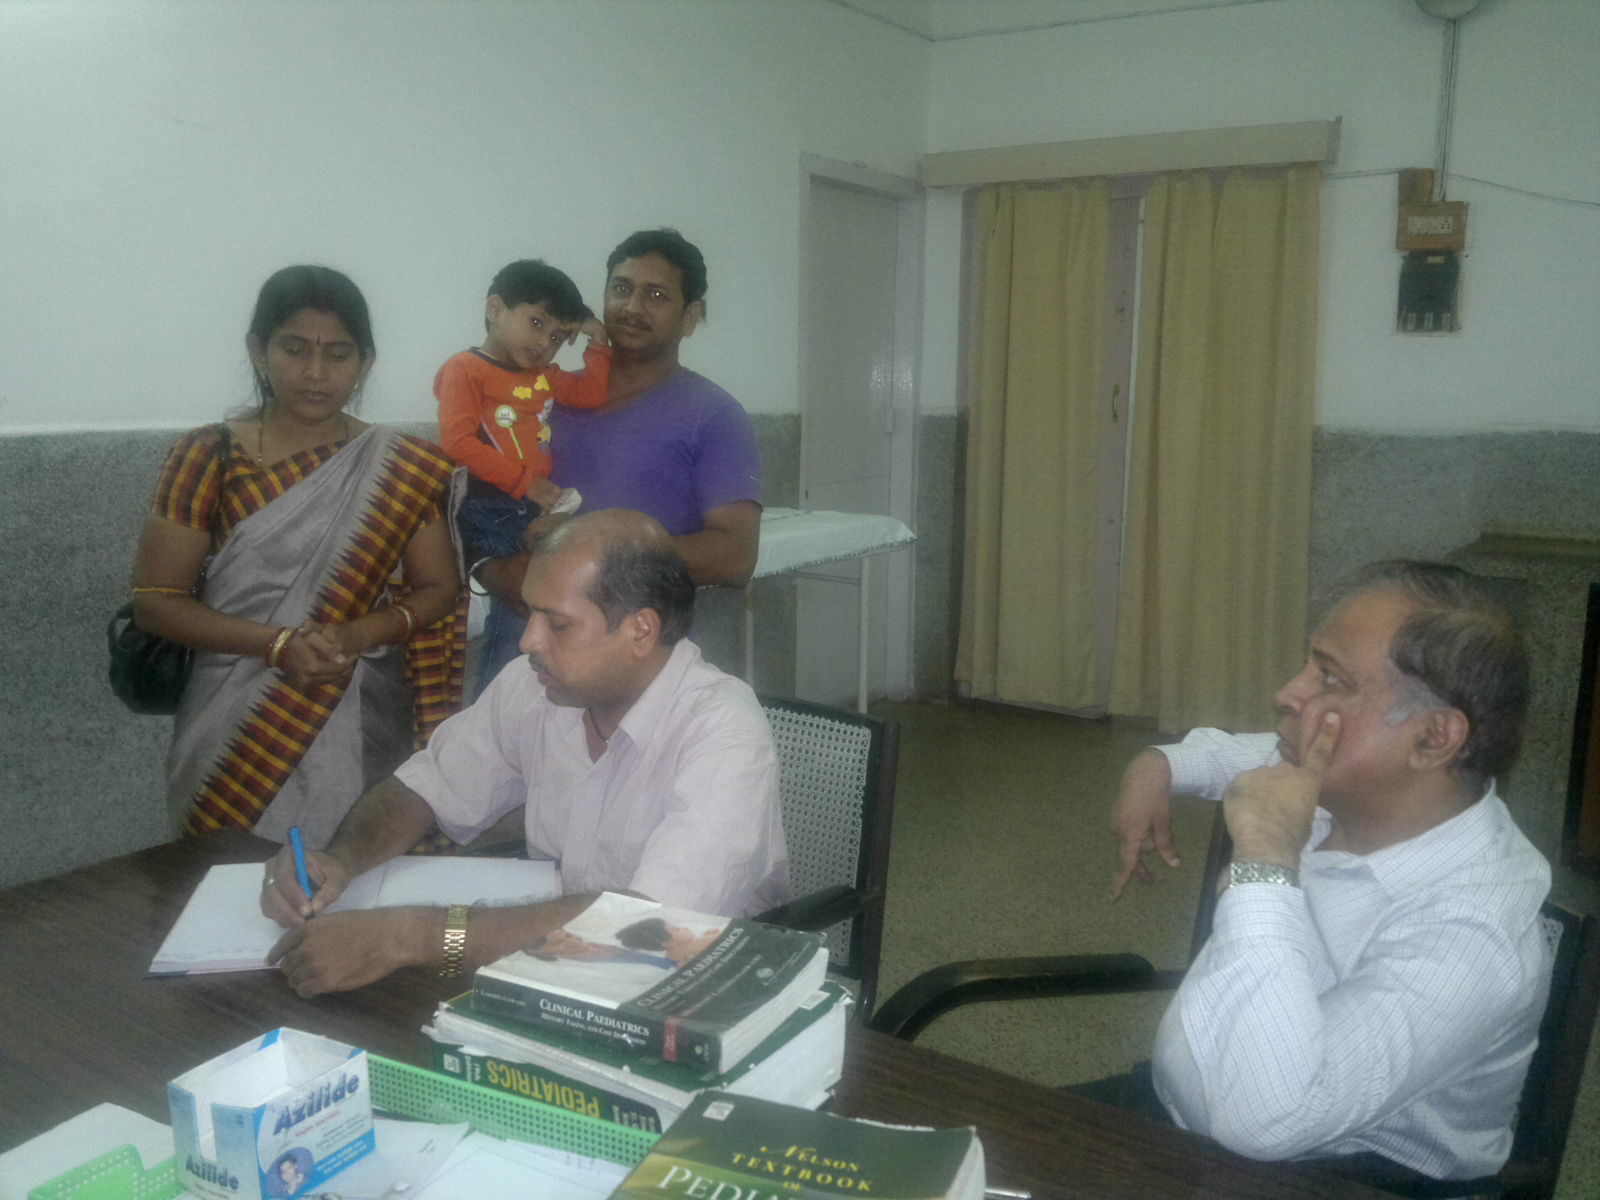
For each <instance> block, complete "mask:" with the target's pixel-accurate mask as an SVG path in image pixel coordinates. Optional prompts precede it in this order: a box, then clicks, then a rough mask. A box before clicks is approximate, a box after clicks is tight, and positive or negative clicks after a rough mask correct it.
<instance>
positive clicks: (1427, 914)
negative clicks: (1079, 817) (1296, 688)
mask: <svg viewBox="0 0 1600 1200" xmlns="http://www.w3.org/2000/svg"><path fill="white" fill-rule="evenodd" d="M1161 749H1162V751H1163V753H1165V754H1166V756H1167V758H1168V760H1169V761H1170V763H1171V765H1172V777H1173V791H1174V792H1181V793H1193V794H1196V795H1202V796H1205V797H1207V798H1209V799H1212V800H1220V799H1221V797H1222V793H1223V792H1224V791H1225V790H1226V788H1227V785H1228V783H1229V782H1231V781H1232V779H1233V777H1234V776H1235V775H1237V774H1239V773H1240V772H1241V771H1244V770H1248V769H1250V768H1253V767H1260V766H1266V765H1269V764H1271V763H1274V762H1277V761H1278V754H1277V751H1276V738H1275V736H1274V735H1272V734H1252V735H1246V736H1234V735H1230V734H1226V733H1222V732H1221V731H1219V730H1196V731H1194V732H1193V733H1191V734H1190V735H1189V736H1188V737H1187V738H1185V739H1184V741H1183V743H1182V745H1180V746H1169V747H1162V748H1161ZM1330 828H1331V818H1330V816H1329V814H1328V813H1327V812H1326V811H1324V810H1323V809H1321V808H1319V809H1317V812H1316V817H1315V820H1314V823H1313V825H1312V831H1311V838H1310V840H1309V841H1308V842H1307V843H1306V849H1305V850H1303V851H1302V852H1301V855H1300V882H1301V886H1300V887H1299V888H1292V887H1285V886H1283V885H1281V884H1271V883H1254V884H1241V885H1240V886H1237V887H1232V888H1229V889H1228V890H1227V891H1226V892H1225V893H1223V895H1222V897H1221V898H1220V899H1219V901H1218V903H1217V911H1216V920H1215V925H1214V928H1213V932H1212V935H1211V939H1210V940H1209V941H1208V942H1207V943H1206V945H1205V947H1204V948H1203V949H1202V950H1201V952H1200V955H1199V957H1198V958H1197V959H1196V960H1195V962H1194V965H1193V966H1192V967H1191V968H1190V970H1189V973H1188V975H1187V976H1185V978H1184V981H1183V984H1182V986H1181V987H1180V988H1179V989H1178V992H1177V995H1176V996H1174V998H1173V1001H1172V1004H1171V1006H1170V1007H1169V1008H1168V1009H1167V1012H1166V1015H1165V1016H1164V1017H1163V1018H1162V1021H1161V1028H1160V1031H1159V1032H1158V1034H1157V1035H1156V1046H1155V1056H1154V1057H1155V1080H1156V1091H1157V1093H1158V1094H1159V1095H1160V1097H1161V1099H1162V1102H1163V1103H1164V1104H1165V1105H1166V1106H1167V1108H1168V1110H1169V1111H1170V1112H1171V1113H1172V1115H1173V1117H1174V1118H1175V1119H1176V1120H1177V1122H1178V1123H1179V1124H1180V1125H1182V1126H1183V1127H1184V1128H1186V1129H1192V1130H1194V1131H1196V1132H1198V1133H1202V1134H1205V1135H1207V1136H1209V1137H1212V1138H1214V1139H1216V1140H1217V1141H1218V1142H1221V1143H1222V1144H1223V1145H1225V1146H1227V1147H1229V1148H1230V1149H1232V1150H1235V1151H1237V1152H1239V1153H1241V1154H1244V1155H1247V1156H1249V1157H1251V1158H1263V1159H1282V1158H1298V1157H1306V1156H1313V1155H1330V1154H1355V1153H1360V1152H1363V1151H1376V1152H1377V1153H1379V1154H1382V1155H1384V1156H1386V1157H1388V1158H1391V1159H1393V1160H1395V1161H1396V1162H1400V1163H1403V1164H1405V1165H1406V1166H1409V1167H1412V1168H1415V1169H1416V1170H1418V1171H1421V1172H1423V1173H1424V1174H1427V1175H1430V1176H1434V1177H1436V1178H1442V1179H1463V1178H1471V1177H1473V1176H1477V1175H1486V1174H1490V1173H1492V1172H1494V1171H1496V1170H1498V1169H1499V1168H1500V1166H1501V1164H1502V1163H1504V1161H1505V1159H1506V1156H1507V1154H1508V1153H1509V1152H1510V1149H1511V1132H1510V1131H1511V1121H1512V1117H1513V1113H1514V1110H1515V1107H1516V1103H1517V1097H1518V1095H1519V1093H1520V1092H1521V1090H1522V1081H1523V1078H1524V1076H1525V1075H1526V1073H1527V1068H1528V1060H1529V1058H1530V1057H1531V1056H1532V1054H1533V1049H1534V1045H1535V1043H1536V1041H1537V1035H1538V1025H1539V1018H1540V1016H1541V1015H1542V1014H1543V1012H1544V1003H1545V997H1546V994H1547V992H1548V989H1549V978H1550V955H1549V951H1548V948H1547V946H1546V943H1545V939H1544V936H1543V933H1542V929H1541V926H1540V923H1539V920H1538V916H1539V905H1540V903H1541V902H1542V901H1543V900H1544V897H1545V895H1546V893H1547V892H1548V891H1549V889H1550V866H1549V864H1548V863H1547V862H1546V861H1545V859H1544V856H1543V855H1541V854H1540V853H1539V851H1538V850H1536V849H1535V848H1534V847H1533V845H1532V844H1531V843H1530V842H1529V841H1528V840H1527V838H1525V837H1524V836H1523V835H1522V833H1521V832H1520V831H1519V830H1518V829H1517V827H1516V825H1515V824H1514V823H1513V822H1512V820H1511V815H1510V813H1509V812H1507V811H1506V806H1505V804H1504V803H1503V802H1502V801H1501V800H1500V798H1499V796H1498V795H1497V794H1496V793H1495V790H1494V788H1493V787H1492V786H1491V787H1490V789H1489V791H1488V793H1487V794H1486V795H1485V796H1484V797H1483V798H1482V799H1481V800H1479V801H1478V803H1476V804H1474V805H1472V807H1470V808H1468V809H1467V810H1466V811H1465V812H1462V813H1460V814H1459V815H1457V816H1455V817H1453V818H1452V819H1450V820H1449V821H1446V822H1444V823H1443V824H1441V825H1437V826H1435V827H1434V828H1433V829H1430V830H1428V831H1427V832H1426V833H1424V834H1421V835H1420V836H1418V837H1415V838H1412V839H1410V840H1409V841H1405V842H1401V843H1400V844H1398V845H1395V846H1389V847H1387V848H1385V849H1383V850H1379V851H1376V852H1375V853H1372V854H1367V855H1357V854H1351V853H1348V852H1345V851H1338V850H1316V849H1313V847H1316V846H1319V845H1321V844H1322V842H1323V840H1324V839H1325V838H1326V837H1327V836H1328V833H1329V830H1330Z"/></svg>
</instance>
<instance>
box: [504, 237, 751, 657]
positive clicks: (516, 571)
mask: <svg viewBox="0 0 1600 1200" xmlns="http://www.w3.org/2000/svg"><path fill="white" fill-rule="evenodd" d="M705 295H706V264H705V259H704V258H703V257H702V256H701V254H700V251H699V249H697V248H696V247H695V246H694V245H693V244H692V243H691V242H689V241H687V240H686V239H685V238H684V237H683V236H682V235H681V234H679V233H678V232H677V231H676V230H673V229H647V230H641V231H640V232H638V233H635V234H634V235H632V236H631V237H629V238H627V239H625V240H624V241H623V242H622V244H621V245H619V246H618V247H617V248H616V249H615V250H613V251H612V252H611V256H610V257H609V258H608V259H607V260H606V287H605V325H606V333H607V336H608V337H609V338H610V340H611V346H612V359H611V376H610V384H609V396H608V398H607V400H606V402H605V403H604V404H603V405H601V406H600V407H599V408H595V409H589V410H586V411H583V412H579V411H577V410H568V409H563V408H558V409H557V410H556V411H555V412H553V413H552V414H551V428H550V433H551V440H550V453H551V459H552V469H551V478H552V479H553V480H555V482H556V483H558V484H560V485H561V486H562V487H564V488H565V487H572V488H577V489H578V491H579V493H580V494H581V495H582V496H583V508H584V511H594V510H597V509H602V508H632V509H637V510H639V511H640V512H644V513H648V514H649V515H650V516H652V517H654V518H655V519H656V520H658V521H660V522H661V524H662V525H664V526H665V527H666V529H667V532H668V533H670V534H672V535H673V540H674V541H675V542H676V544H677V547H678V552H679V553H680V554H682V555H683V558H684V561H685V562H687V563H688V564H689V575H690V578H692V579H693V580H694V582H695V583H696V584H697V585H699V586H702V587H705V586H710V585H721V586H725V587H743V586H744V585H745V584H746V583H748V582H749V580H750V573H751V572H752V571H753V570H754V569H755V565H756V548H757V540H758V538H759V535H760V528H761V461H760V458H759V457H758V456H757V453H756V439H755V430H754V428H753V427H752V426H751V424H750V417H749V416H748V414H746V413H745V411H744V409H743V408H742V407H740V405H739V402H738V401H737V400H735V399H734V398H733V397H732V396H730V395H728V393H727V392H725V391H723V390H722V389H721V388H720V387H718V386H717V385H716V384H714V383H712V382H711V381H710V380H709V379H706V378H705V377H704V376H702V375H697V374H696V373H695V372H693V371H691V370H689V369H688V368H687V367H684V366H680V365H679V363H678V344H679V343H680V342H682V341H683V339H684V338H686V337H688V336H689V335H690V334H692V333H693V332H694V330H695V327H696V326H697V325H698V324H699V323H700V322H701V321H702V320H703V319H704V318H705ZM526 566H527V556H526V555H517V556H515V557H512V558H501V559H493V560H490V561H489V562H486V563H483V564H481V565H480V566H479V567H478V569H477V572H476V573H477V576H478V578H479V580H480V581H481V582H482V583H483V585H484V587H486V588H487V589H488V590H489V591H490V592H491V593H492V594H493V595H494V596H495V597H496V598H497V599H499V600H500V601H501V605H497V606H496V607H497V608H500V607H505V608H508V609H509V610H510V612H508V613H507V614H506V616H507V617H510V618H512V619H510V620H502V621H498V622H494V623H493V624H492V625H491V628H490V629H489V630H488V635H489V645H488V646H487V647H486V649H485V653H484V660H483V666H482V668H481V675H480V678H482V679H484V680H487V679H489V678H492V677H493V675H494V674H495V673H496V672H497V671H498V670H499V669H500V667H502V666H503V665H504V664H505V663H507V662H509V661H510V660H511V659H512V658H514V657H515V656H516V654H517V645H516V643H517V639H518V637H520V635H521V632H522V628H521V623H520V619H517V614H520V615H523V616H525V615H526V612H527V609H526V608H525V606H524V605H523V603H522V577H523V573H524V571H525V569H526Z"/></svg>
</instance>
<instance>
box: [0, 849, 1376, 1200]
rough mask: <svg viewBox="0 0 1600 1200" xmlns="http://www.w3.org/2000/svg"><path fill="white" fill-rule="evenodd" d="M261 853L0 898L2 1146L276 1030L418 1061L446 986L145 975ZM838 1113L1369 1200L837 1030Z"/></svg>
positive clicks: (152, 860)
mask: <svg viewBox="0 0 1600 1200" xmlns="http://www.w3.org/2000/svg"><path fill="white" fill-rule="evenodd" d="M269 848H270V847H269V845H268V843H265V842H262V841H259V840H257V839H255V838H253V837H249V836H247V835H243V834H238V833H221V834H214V835H211V836H210V837H207V838H205V839H201V840H197V841H189V842H178V843H173V844H171V845H166V846H157V847H155V848H153V849H150V850H145V851H141V852H139V853H137V854H131V855H127V856H125V857H123V858H117V859H112V860H110V861H109V862H104V863H100V864H98V865H96V866H92V867H85V868H83V869H81V870H78V871H73V872H70V873H68V874H66V875H59V876H56V877H55V878H53V879H45V880H40V881H38V882H36V883H30V884H24V885H22V886H21V887H17V888H12V889H9V890H7V891H3V892H0V997H3V1010H0V1011H3V1016H0V1150H6V1149H10V1148H11V1147H12V1146H14V1145H16V1144H18V1143H19V1142H22V1141H24V1140H26V1139H27V1138H29V1137H32V1136H34V1135H35V1134H39V1133H42V1132H44V1131H45V1130H46V1129H48V1128H50V1127H51V1126H53V1125H56V1124H58V1123H59V1122H61V1121H64V1120H66V1119H67V1118H68V1117H70V1116H72V1115H73V1114H75V1113H78V1112H81V1111H82V1110H83V1109H85V1108H88V1107H90V1106H91V1105H94V1104H97V1103H99V1102H101V1101H111V1102H113V1103H116V1104H120V1105H123V1106H124V1107H127V1108H131V1109H133V1110H135V1111H136V1112H141V1113H144V1114H145V1115H147V1116H150V1117H154V1118H156V1119H157V1120H160V1121H166V1120H167V1100H166V1081H167V1080H169V1079H172V1078H174V1077H175V1076H177V1075H179V1074H181V1073H183V1072H184V1071H186V1070H188V1069H189V1068H190V1067H193V1066H195V1065H196V1064H198V1063H201V1062H203V1061H205V1060H206V1059H207V1058H210V1057H211V1056H213V1055H215V1054H219V1053H221V1052H222V1051H224V1050H227V1049H230V1048H232V1047H233V1046H236V1045H238V1044H239V1043H240V1042H243V1041H245V1040H246V1039H247V1038H249V1037H251V1036H252V1035H254V1034H258V1033H261V1032H263V1031H265V1030H268V1029H272V1028H275V1027H276V1026H279V1025H288V1026H292V1027H295V1028H299V1029H306V1030H310V1031H312V1032H315V1033H320V1034H324V1035H326V1036H329V1037H333V1038H338V1039H339V1040H341V1041H345V1042H349V1043H351V1044H353V1045H357V1046H364V1047H365V1048H367V1049H368V1050H371V1051H373V1052H374V1053H377V1054H382V1055H385V1056H387V1057H389V1058H395V1059H399V1060H401V1061H404V1062H411V1063H418V1064H426V1063H427V1062H428V1061H429V1053H428V1047H427V1042H426V1039H424V1038H423V1036H422V1034H421V1033H420V1032H419V1031H420V1028H421V1026H422V1024H423V1022H424V1021H425V1020H426V1019H427V1017H428V1016H429V1015H430V1014H431V1013H432V1011H433V1007H434V1005H435V1004H436V1003H437V1001H438V1000H439V999H441V998H442V997H444V996H445V995H447V994H448V993H450V992H452V991H454V990H456V989H454V988H451V987H450V986H448V985H445V984H443V983H441V982H440V981H439V980H438V979H436V978H434V977H432V976H431V975H428V974H426V973H423V972H406V973H402V974H399V975H395V976H392V977H391V978H389V979H387V980H384V981H383V982H381V983H378V984H375V985H373V986H371V987H368V988H364V989H362V990H360V991H357V992H350V993H346V994H343V995H334V996H321V997H317V998H316V999H312V1000H302V999H300V998H299V997H297V996H296V995H295V994H294V993H293V992H291V991H290V990H289V989H288V987H287V986H285V984H284V983H283V980H282V979H281V978H280V977H279V976H278V975H277V974H276V973H273V972H250V973H241V974H235V975H197V976H191V977H187V978H167V979H146V978H144V972H145V968H146V967H147V966H148V965H149V963H150V958H151V956H152V955H153V954H154V953H155V950H156V947H157V946H158V945H159V944H160V942H161V939H162V938H163V937H164V936H165V935H166V932H167V930H168V928H169V927H170V926H171V924H172V922H173V920H174V919H175V918H176V917H177V914H178V912H179V910H180V909H181V908H182V907H183V903H184V901H185V900H186V899H187V897H188V894H189V892H190V890H191V889H192V888H193V887H194V885H195V883H196V882H198V880H199V879H200V877H201V875H203V874H204V872H205V869H206V868H207V867H208V866H210V865H211V864H212V863H216V862H245V861H260V860H262V859H264V858H265V857H266V856H267V852H268V850H269ZM835 1107H836V1108H837V1110H838V1111H841V1112H844V1113H846V1114H848V1115H852V1116H869V1117H873V1118H876V1119H879V1120H890V1121H899V1122H916V1123H925V1124H937V1125H964V1124H973V1125H976V1126H977V1127H978V1130H979V1133H980V1135H981V1136H982V1138H983V1143H984V1149H985V1152H986V1154H987V1156H988V1161H989V1178H990V1181H991V1182H992V1183H994V1184H997V1185H1001V1186H1007V1187H1021V1188H1027V1189H1029V1190H1031V1191H1032V1192H1033V1194H1034V1196H1035V1197H1036V1198H1037V1200H1080V1198H1083V1200H1087V1198H1090V1197H1093V1198H1094V1200H1165V1198H1166V1197H1185V1198H1194V1200H1201V1198H1206V1197H1229V1198H1239V1200H1364V1198H1365V1200H1372V1198H1374V1197H1377V1196H1378V1193H1376V1192H1373V1191H1370V1190H1369V1189H1367V1188H1364V1187H1359V1186H1357V1185H1354V1184H1349V1183H1345V1182H1343V1181H1341V1180H1337V1179H1333V1178H1330V1177H1324V1176H1319V1175H1311V1174H1308V1173H1305V1172H1303V1171H1295V1170H1289V1169H1286V1168H1282V1167H1277V1166H1273V1165H1270V1164H1265V1163H1252V1162H1247V1161H1245V1160H1243V1159H1240V1158H1237V1157H1235V1156H1233V1155H1231V1154H1228V1153H1227V1152H1225V1151H1223V1150H1221V1149H1219V1148H1217V1147H1216V1146H1214V1145H1212V1144H1210V1143H1208V1142H1206V1141H1203V1140H1202V1139H1200V1138H1196V1137H1193V1136H1191V1135H1189V1134H1185V1133H1182V1132H1179V1131H1176V1130H1171V1129H1161V1128H1157V1127H1155V1126H1153V1125H1149V1124H1147V1123H1145V1122H1143V1121H1140V1120H1137V1119H1135V1118H1132V1117H1130V1116H1128V1115H1127V1114H1124V1113H1121V1112H1118V1111H1117V1110H1115V1109H1111V1108H1105V1107H1102V1106H1101V1105H1098V1104H1093V1103H1090V1102H1089V1101H1087V1100H1082V1099H1079V1098H1078V1097H1076V1096H1071V1095H1068V1094H1066V1093H1063V1092H1057V1091H1054V1090H1052V1089H1049V1088H1043V1087H1039V1086H1037V1085H1035V1084H1031V1083H1026V1082H1024V1081H1022V1080H1018V1079H1014V1078H1011V1077H1010V1076H1006V1075H1001V1074H999V1073H997V1072H994V1071H990V1070H986V1069H984V1068H982V1067H976V1066H973V1065H971V1064H968V1063H963V1062H959V1061H957V1060H955V1059H952V1058H947V1057H945V1056H943V1055H939V1054H935V1053H932V1052H931V1051H927V1050H922V1049H920V1048H918V1047H916V1046H911V1045H907V1044H905V1043H903V1042H897V1041H894V1040H893V1039H890V1038H886V1037H883V1036H882V1035H880V1034H874V1033H868V1032H865V1031H856V1032H854V1033H852V1035H851V1038H850V1042H849V1046H848V1049H847V1055H846V1063H845V1079H844V1082H843V1083H842V1084H841V1085H840V1088H839V1094H838V1099H837V1101H836V1103H835Z"/></svg>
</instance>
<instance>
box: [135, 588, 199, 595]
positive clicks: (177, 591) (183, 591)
mask: <svg viewBox="0 0 1600 1200" xmlns="http://www.w3.org/2000/svg"><path fill="white" fill-rule="evenodd" d="M130 590H131V591H132V592H133V594H134V595H135V596H192V595H194V591H193V589H191V588H168V587H136V588H132V589H130Z"/></svg>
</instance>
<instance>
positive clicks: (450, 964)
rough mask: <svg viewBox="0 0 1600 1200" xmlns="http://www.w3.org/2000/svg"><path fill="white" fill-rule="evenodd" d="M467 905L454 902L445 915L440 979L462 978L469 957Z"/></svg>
mask: <svg viewBox="0 0 1600 1200" xmlns="http://www.w3.org/2000/svg"><path fill="white" fill-rule="evenodd" d="M467 912H468V909H467V906H466V905H465V904H452V905H451V906H450V911H449V912H447V913H445V917H444V956H443V957H442V958H441V959H440V960H439V978H440V979H460V978H461V966H462V963H463V961H464V960H465V959H466V957H467Z"/></svg>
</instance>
